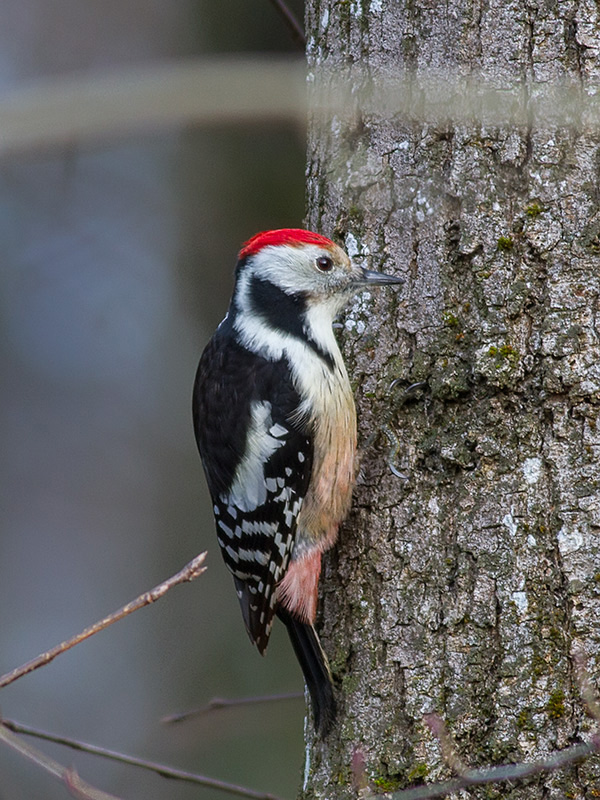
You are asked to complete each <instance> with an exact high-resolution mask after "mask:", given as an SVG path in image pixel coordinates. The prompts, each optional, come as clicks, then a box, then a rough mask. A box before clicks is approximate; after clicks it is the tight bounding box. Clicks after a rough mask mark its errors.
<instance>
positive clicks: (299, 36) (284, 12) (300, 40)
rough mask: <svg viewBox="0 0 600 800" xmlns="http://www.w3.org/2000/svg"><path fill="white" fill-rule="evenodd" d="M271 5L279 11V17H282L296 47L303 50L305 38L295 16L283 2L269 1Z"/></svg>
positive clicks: (280, 0)
mask: <svg viewBox="0 0 600 800" xmlns="http://www.w3.org/2000/svg"><path fill="white" fill-rule="evenodd" d="M271 3H272V4H273V5H274V6H275V8H276V9H277V11H279V13H280V14H281V16H282V17H283V21H284V22H285V24H286V25H287V27H288V28H289V30H290V33H291V34H292V38H293V40H294V41H295V42H296V44H297V45H298V47H299V48H300V49H301V50H305V49H306V36H305V35H304V28H303V27H302V25H300V23H299V22H298V20H297V19H296V16H295V15H294V14H293V13H292V11H291V10H290V9H289V8H288V6H287V5H286V3H284V2H283V0H271Z"/></svg>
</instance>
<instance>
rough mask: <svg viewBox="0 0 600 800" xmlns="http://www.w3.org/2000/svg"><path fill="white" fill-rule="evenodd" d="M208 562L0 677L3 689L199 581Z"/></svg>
mask: <svg viewBox="0 0 600 800" xmlns="http://www.w3.org/2000/svg"><path fill="white" fill-rule="evenodd" d="M205 558H206V553H200V555H199V556H196V558H194V559H192V560H191V561H190V562H189V564H186V566H185V567H184V568H183V569H182V570H180V571H179V572H178V573H177V574H176V575H173V576H172V577H171V578H168V579H167V580H166V581H163V583H160V584H159V585H158V586H155V587H154V589H150V591H149V592H144V594H141V595H140V596H139V597H137V598H136V599H135V600H132V602H131V603H128V604H127V605H125V606H123V607H122V608H120V609H119V610H118V611H115V612H114V613H112V614H109V615H108V616H107V617H104V619H101V620H100V621H99V622H96V623H95V624H94V625H90V626H89V627H88V628H86V629H85V630H83V631H82V632H81V633H78V634H77V636H73V637H72V638H71V639H67V640H66V641H64V642H61V643H60V644H57V645H56V646H55V647H52V648H51V649H50V650H47V651H46V652H45V653H41V654H40V655H39V656H37V657H36V658H34V659H32V660H31V661H28V662H27V663H26V664H23V665H22V666H20V667H17V668H16V669H13V670H11V671H10V672H7V673H6V674H5V675H2V676H1V677H0V689H1V688H2V687H3V686H8V684H9V683H13V681H16V680H17V679H18V678H22V677H23V675H27V674H28V673H29V672H33V670H34V669H38V668H39V667H43V666H44V665H45V664H49V663H50V661H53V660H54V659H55V658H56V656H59V655H60V654H61V653H65V652H66V651H67V650H70V649H71V648H72V647H75V645H77V644H79V643H80V642H83V641H84V640H85V639H89V638H90V636H93V635H94V634H95V633H98V632H99V631H103V630H104V629H105V628H108V626H109V625H112V624H113V623H114V622H118V621H119V620H121V619H123V618H124V617H126V616H128V615H129V614H133V612H134V611H137V610H138V609H140V608H143V607H144V606H148V605H150V604H151V603H154V602H155V601H156V600H158V599H160V598H161V597H162V596H163V595H164V594H166V593H167V592H168V591H169V589H172V588H173V586H177V585H178V584H180V583H185V582H187V581H193V580H195V579H196V578H197V577H198V576H199V575H201V574H202V573H203V572H204V570H205V569H206V567H204V566H202V565H203V564H204V559H205Z"/></svg>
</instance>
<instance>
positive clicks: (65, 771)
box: [0, 723, 119, 800]
mask: <svg viewBox="0 0 600 800" xmlns="http://www.w3.org/2000/svg"><path fill="white" fill-rule="evenodd" d="M0 742H4V744H7V745H8V746H9V747H10V748H12V749H13V750H16V752H17V753H20V754H21V755H22V756H25V758H27V759H29V761H33V763H34V764H37V765H38V767H41V768H42V769H44V770H45V771H46V772H49V773H50V775H52V776H54V777H55V778H58V779H59V780H61V781H62V782H63V783H64V784H65V786H66V787H67V789H68V790H69V792H70V793H71V794H72V795H73V796H74V797H78V798H80V800H119V798H118V797H116V796H115V795H113V794H107V793H106V792H102V791H101V790H100V789H95V788H94V787H93V786H90V785H89V783H86V782H85V781H82V780H81V778H80V777H79V775H78V774H77V772H75V770H74V769H73V768H72V767H63V765H62V764H59V763H58V761H55V760H54V759H53V758H50V756H47V755H46V754H45V753H42V752H41V751H40V750H37V749H36V748H35V747H32V746H31V745H30V744H28V743H27V742H24V741H23V740H22V739H21V737H19V736H15V735H14V733H12V732H11V730H9V725H6V724H3V723H0Z"/></svg>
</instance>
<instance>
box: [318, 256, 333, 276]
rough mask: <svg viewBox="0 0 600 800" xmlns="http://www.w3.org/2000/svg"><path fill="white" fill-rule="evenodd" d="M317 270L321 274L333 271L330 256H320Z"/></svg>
mask: <svg viewBox="0 0 600 800" xmlns="http://www.w3.org/2000/svg"><path fill="white" fill-rule="evenodd" d="M316 264H317V269H319V270H320V271H321V272H329V271H330V270H332V269H333V261H332V260H331V259H330V258H329V256H319V258H317V261H316Z"/></svg>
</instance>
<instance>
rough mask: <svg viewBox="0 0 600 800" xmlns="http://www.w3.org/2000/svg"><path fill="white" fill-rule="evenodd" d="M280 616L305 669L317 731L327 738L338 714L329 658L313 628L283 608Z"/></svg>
mask: <svg viewBox="0 0 600 800" xmlns="http://www.w3.org/2000/svg"><path fill="white" fill-rule="evenodd" d="M277 616H278V617H279V618H280V619H281V621H282V622H283V623H285V626H286V628H287V632H288V635H289V637H290V640H291V642H292V647H293V648H294V652H295V653H296V658H297V659H298V661H299V662H300V666H301V667H302V672H303V673H304V680H305V681H306V686H307V687H308V691H309V694H310V699H311V704H312V709H313V716H314V719H315V728H316V730H317V731H318V733H319V734H320V736H321V737H322V738H325V737H326V736H327V734H328V733H329V730H330V728H331V725H332V723H333V720H334V719H335V712H336V708H335V699H334V696H333V685H332V680H331V670H330V669H329V662H328V660H327V656H326V655H325V653H324V651H323V648H322V647H321V642H320V641H319V637H318V636H317V632H316V631H315V629H314V627H313V626H312V625H310V624H308V623H305V622H301V621H300V620H298V619H296V618H295V617H293V616H292V615H291V614H290V613H289V611H286V609H285V608H283V607H281V606H280V607H279V608H278V609H277Z"/></svg>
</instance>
